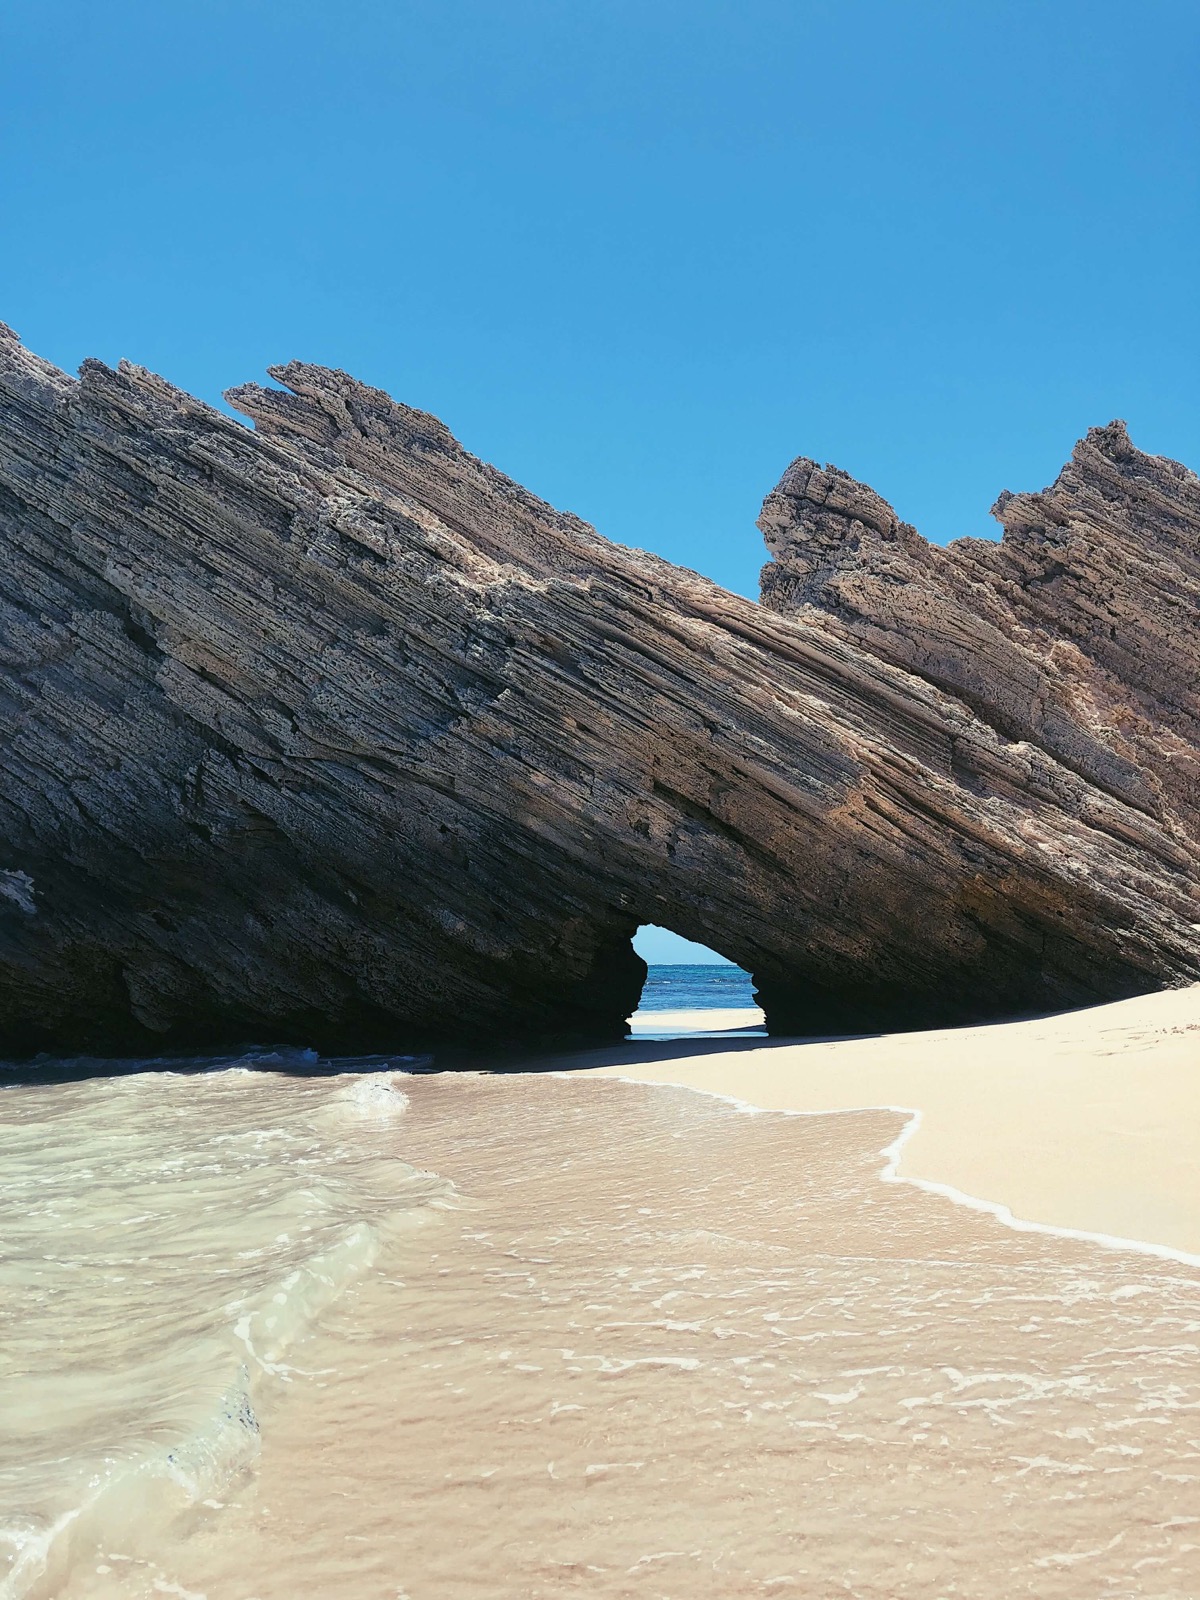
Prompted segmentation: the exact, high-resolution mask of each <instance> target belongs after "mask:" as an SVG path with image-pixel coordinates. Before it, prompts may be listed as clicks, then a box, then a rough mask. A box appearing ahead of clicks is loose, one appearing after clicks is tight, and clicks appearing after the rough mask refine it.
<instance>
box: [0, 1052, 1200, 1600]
mask: <svg viewBox="0 0 1200 1600" xmlns="http://www.w3.org/2000/svg"><path fill="white" fill-rule="evenodd" d="M292 1065H293V1067H296V1068H300V1067H304V1068H307V1067H308V1066H310V1065H311V1064H310V1063H302V1062H293V1063H292ZM335 1065H336V1064H335ZM352 1065H354V1066H355V1070H347V1071H332V1072H330V1073H329V1074H328V1075H318V1074H313V1073H311V1072H309V1071H307V1070H305V1071H304V1072H299V1071H297V1072H294V1073H293V1072H289V1071H288V1070H287V1068H288V1062H286V1061H281V1062H279V1063H278V1064H277V1070H274V1071H264V1070H261V1063H254V1064H247V1063H241V1064H233V1063H231V1064H228V1065H226V1066H225V1067H223V1068H222V1067H218V1066H214V1065H212V1064H210V1065H209V1067H208V1069H207V1070H204V1071H198V1072H194V1073H187V1072H180V1071H173V1072H145V1073H137V1074H134V1075H132V1076H127V1077H122V1078H98V1079H91V1080H87V1081H80V1082H72V1083H62V1084H57V1085H53V1086H35V1085H13V1086H10V1087H9V1088H7V1089H5V1090H3V1091H0V1169H2V1170H3V1172H4V1174H5V1184H4V1187H3V1190H2V1191H0V1203H2V1205H3V1214H2V1215H0V1248H2V1251H3V1257H2V1261H0V1315H2V1316H3V1318H4V1323H3V1327H2V1328H0V1335H2V1339H0V1350H2V1351H3V1358H4V1363H5V1365H4V1373H3V1379H2V1382H3V1386H4V1387H3V1392H2V1393H0V1417H2V1418H3V1434H2V1442H0V1528H2V1529H3V1535H2V1537H3V1540H4V1544H3V1549H4V1551H5V1553H6V1554H5V1559H6V1562H7V1570H6V1574H5V1576H4V1578H3V1579H2V1580H0V1594H4V1595H6V1596H14V1597H15V1596H34V1597H45V1596H61V1597H62V1600H152V1597H158V1596H162V1595H164V1594H165V1595H175V1596H181V1597H184V1600H197V1597H202V1600H294V1597H295V1596H296V1595H300V1594H311V1595H319V1596H321V1597H322V1600H326V1597H334V1600H339V1597H344V1600H383V1597H387V1600H559V1597H564V1600H565V1597H568V1596H572V1595H577V1594H586V1595H588V1596H589V1597H593V1596H594V1597H599V1600H617V1597H633V1596H637V1597H639V1600H640V1597H648V1600H740V1597H748V1596H755V1597H759V1596H772V1597H779V1596H795V1597H800V1596H803V1597H805V1600H827V1597H833V1596H860V1597H871V1600H935V1597H941V1596H950V1595H954V1596H957V1597H968V1600H970V1597H976V1600H1011V1597H1012V1596H1015V1595H1036V1596H1038V1597H1039V1600H1076V1597H1078V1600H1084V1597H1087V1600H1094V1597H1095V1596H1098V1595H1112V1596H1118V1597H1125V1596H1129V1597H1132V1596H1138V1597H1139V1600H1143V1597H1144V1600H1185V1597H1188V1600H1195V1596H1196V1595H1197V1594H1200V1441H1198V1433H1197V1430H1198V1425H1200V1360H1198V1356H1200V1273H1198V1272H1196V1271H1195V1270H1194V1269H1191V1268H1188V1267H1185V1266H1183V1265H1181V1264H1177V1263H1174V1262H1171V1261H1163V1260H1157V1259H1154V1258H1150V1257H1146V1256H1137V1255H1133V1254H1130V1253H1126V1252H1121V1251H1115V1250H1105V1249H1102V1248H1099V1247H1097V1246H1093V1245H1089V1244H1085V1243H1082V1242H1079V1241H1071V1240H1067V1239H1061V1238H1056V1237H1052V1236H1048V1235H1040V1234H1024V1233H1017V1232H1014V1231H1013V1230H1010V1229H1006V1228H1004V1227H1003V1226H1002V1225H1001V1224H1000V1223H999V1222H998V1221H997V1220H996V1219H995V1218H993V1217H991V1216H990V1215H987V1214H984V1213H980V1212H977V1211H973V1210H970V1209H968V1208H966V1207H963V1206H957V1205H955V1204H953V1203H952V1202H951V1201H949V1200H947V1199H944V1198H942V1197H939V1196H936V1195H931V1194H928V1193H925V1192H923V1191H920V1190H917V1189H915V1188H913V1187H912V1186H909V1185H905V1184H900V1183H883V1182H881V1181H880V1174H881V1171H882V1170H883V1167H884V1156H883V1154H882V1152H883V1150H884V1149H885V1147H886V1146H888V1145H890V1144H891V1143H892V1142H893V1141H894V1139H895V1138H896V1137H897V1135H898V1134H899V1132H900V1131H901V1129H902V1127H903V1126H904V1122H905V1119H904V1117H903V1116H902V1115H901V1114H899V1113H896V1112H890V1111H886V1110H875V1111H861V1112H848V1113H838V1114H834V1115H828V1116H824V1115H822V1116H807V1117H799V1116H786V1115H782V1114H772V1113H764V1114H758V1115H747V1114H744V1113H743V1112H741V1111H739V1110H738V1109H737V1108H735V1107H734V1106H732V1105H730V1104H728V1103H726V1102H723V1101H720V1100H717V1099H714V1098H711V1097H707V1096H703V1095H698V1094H694V1093H691V1092H688V1091H686V1090H682V1089H674V1088H664V1087H650V1086H644V1085H636V1084H631V1083H625V1082H621V1081H617V1080H612V1079H597V1078H589V1077H588V1076H586V1075H584V1074H573V1075H552V1074H542V1075H537V1074H513V1073H506V1074H503V1075H494V1076H493V1075H483V1074H479V1073H453V1074H451V1073H444V1074H433V1075H427V1076H426V1075H422V1076H407V1075H405V1074H404V1073H402V1072H399V1071H395V1070H382V1071H380V1070H377V1071H370V1072H367V1071H363V1070H361V1068H362V1064H361V1063H359V1064H352Z"/></svg>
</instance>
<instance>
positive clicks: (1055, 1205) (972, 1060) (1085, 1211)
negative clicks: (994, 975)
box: [586, 986, 1200, 1260]
mask: <svg viewBox="0 0 1200 1600" xmlns="http://www.w3.org/2000/svg"><path fill="white" fill-rule="evenodd" d="M680 1020H681V1019H680ZM626 1054H627V1056H628V1057H629V1059H627V1060H626V1061H625V1062H613V1063H611V1064H609V1065H607V1066H604V1067H601V1068H599V1069H598V1070H599V1072H600V1074H601V1075H602V1076H613V1077H620V1076H628V1077H630V1078H634V1079H636V1080H638V1081H639V1082H646V1083H672V1084H680V1085H684V1086H687V1087H690V1088H693V1089H702V1090H705V1091H707V1092H708V1093H711V1094H723V1095H730V1096H733V1097H734V1098H737V1099H742V1100H745V1101H747V1102H749V1103H750V1104H752V1105H754V1106H758V1107H762V1108H763V1109H771V1110H787V1111H837V1110H843V1109H847V1108H855V1107H866V1106H893V1107H899V1108H903V1109H905V1110H908V1111H910V1112H919V1114H920V1119H919V1122H918V1124H917V1125H916V1126H915V1128H913V1129H912V1131H911V1132H910V1133H909V1135H908V1136H907V1138H906V1139H905V1141H904V1144H903V1147H902V1150H901V1151H900V1154H899V1162H898V1168H897V1170H898V1174H899V1175H900V1176H901V1177H903V1178H906V1179H912V1180H914V1181H919V1182H921V1183H925V1184H931V1185H944V1186H946V1187H948V1188H950V1189H953V1190H955V1191H957V1192H958V1193H960V1194H963V1195H969V1196H975V1197H977V1198H979V1199H981V1200H986V1201H991V1202H993V1203H995V1204H997V1205H1000V1206H1004V1207H1007V1208H1009V1209H1010V1210H1011V1212H1012V1213H1013V1215H1014V1216H1016V1217H1017V1218H1021V1219H1025V1220H1028V1221H1030V1222H1037V1223H1042V1224H1045V1225H1047V1226H1050V1227H1053V1228H1057V1229H1075V1230H1079V1231H1081V1232H1084V1233H1092V1234H1103V1235H1113V1236H1116V1237H1119V1238H1124V1239H1133V1240H1144V1241H1148V1242H1150V1243H1153V1244H1156V1245H1160V1246H1164V1247H1167V1248H1169V1249H1171V1250H1175V1251H1181V1252H1184V1253H1186V1254H1189V1255H1193V1256H1196V1257H1197V1259H1198V1260H1200V986H1193V987H1191V988H1187V989H1177V990H1172V991H1169V992H1167V993H1165V994H1153V995H1146V996H1143V997H1140V998H1138V999H1134V1000H1123V1001H1120V1002H1119V1003H1117V1004H1115V1005H1108V1006H1098V1007H1095V1008H1094V1009H1091V1010H1087V1011H1076V1012H1070V1013H1068V1014H1066V1015H1064V1016H1059V1017H1051V1018H1047V1019H1044V1020H1039V1021H1035V1022H1018V1023H1006V1024H1002V1025H999V1026H995V1027H985V1028H962V1029H948V1030H944V1031H941V1032H936V1033H911V1034H893V1035H887V1036H884V1037H880V1038H871V1039H853V1040H843V1041H838V1042H836V1043H830V1044H794V1045H788V1044H778V1043H774V1042H771V1043H764V1044H763V1045H762V1046H761V1047H759V1048H746V1049H741V1050H738V1051H736V1052H733V1051H731V1052H729V1053H710V1054H704V1055H695V1056H690V1057H689V1056H688V1055H687V1054H686V1053H679V1052H677V1051H673V1052H672V1053H671V1055H670V1058H669V1059H665V1060H641V1061H639V1060H637V1059H636V1054H635V1053H633V1052H626ZM596 1059H598V1058H596V1057H588V1058H586V1060H587V1061H588V1062H589V1063H591V1062H592V1061H594V1060H596Z"/></svg>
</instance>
